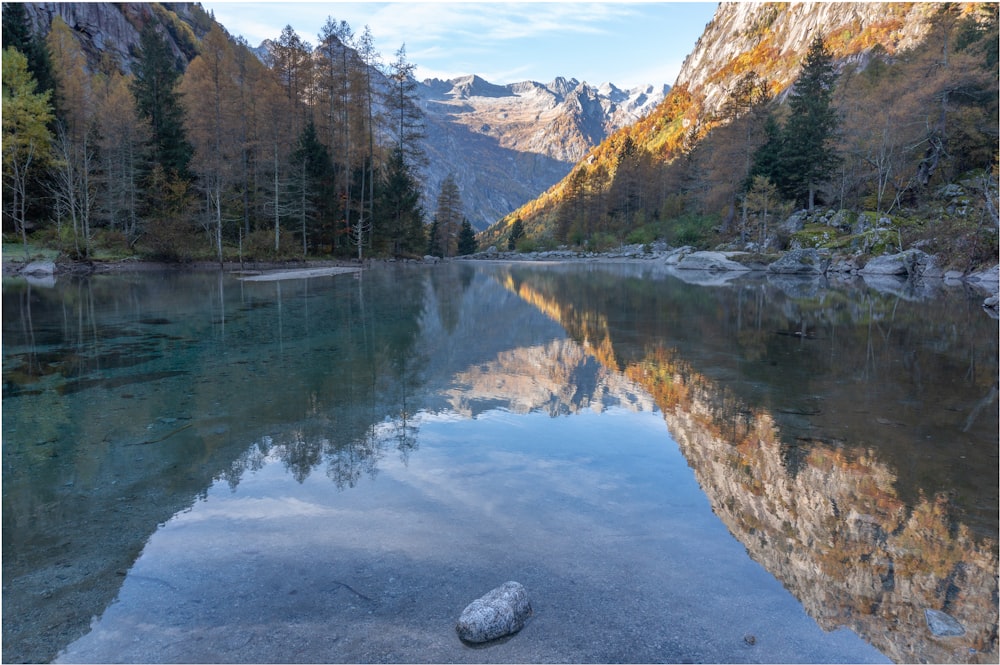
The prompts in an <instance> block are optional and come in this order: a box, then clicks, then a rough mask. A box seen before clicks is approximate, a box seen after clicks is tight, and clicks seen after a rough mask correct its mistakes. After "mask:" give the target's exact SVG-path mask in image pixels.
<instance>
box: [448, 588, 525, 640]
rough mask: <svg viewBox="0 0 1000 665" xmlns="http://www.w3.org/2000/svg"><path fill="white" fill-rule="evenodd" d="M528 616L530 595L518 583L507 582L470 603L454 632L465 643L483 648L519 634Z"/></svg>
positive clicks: (463, 611)
mask: <svg viewBox="0 0 1000 665" xmlns="http://www.w3.org/2000/svg"><path fill="white" fill-rule="evenodd" d="M529 616H531V602H530V601H529V600H528V592H527V591H526V590H525V589H524V587H523V586H522V585H521V584H519V583H517V582H504V583H503V584H501V585H500V586H498V587H497V588H496V589H493V590H492V591H490V592H489V593H487V594H486V595H485V596H483V597H482V598H477V599H476V600H474V601H472V602H471V603H469V605H468V606H467V607H466V608H465V609H464V610H462V615H461V616H460V617H459V618H458V624H457V625H456V626H455V630H457V631H458V636H459V637H460V638H462V639H463V640H464V641H466V642H472V643H475V644H480V643H482V642H490V641H492V640H495V639H499V638H501V637H504V636H506V635H512V634H513V633H516V632H517V631H519V630H521V629H522V628H523V627H524V622H525V621H526V620H527V619H528V617H529Z"/></svg>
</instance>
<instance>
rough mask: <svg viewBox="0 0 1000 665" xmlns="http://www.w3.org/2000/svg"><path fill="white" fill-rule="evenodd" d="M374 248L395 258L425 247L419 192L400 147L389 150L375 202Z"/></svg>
mask: <svg viewBox="0 0 1000 665" xmlns="http://www.w3.org/2000/svg"><path fill="white" fill-rule="evenodd" d="M375 214H376V217H375V239H376V244H377V249H379V250H381V251H383V252H385V253H388V254H392V255H395V256H399V255H404V254H416V253H419V252H422V251H423V250H424V248H425V247H426V244H427V239H426V237H425V234H424V212H423V209H422V208H421V206H420V190H419V188H418V187H417V183H416V181H415V180H414V179H413V176H412V175H411V173H410V169H409V167H408V166H407V164H406V160H405V159H404V157H403V151H402V150H401V149H400V148H398V147H397V148H396V149H395V150H393V152H392V155H391V156H390V158H389V163H388V164H387V165H386V169H385V175H384V176H383V178H382V179H381V182H380V183H379V187H378V191H377V193H376V203H375Z"/></svg>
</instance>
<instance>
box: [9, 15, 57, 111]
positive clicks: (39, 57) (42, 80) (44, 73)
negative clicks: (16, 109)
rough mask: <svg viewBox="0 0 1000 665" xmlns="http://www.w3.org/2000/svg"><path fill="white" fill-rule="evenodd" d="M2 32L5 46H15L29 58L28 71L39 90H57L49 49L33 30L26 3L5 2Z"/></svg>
mask: <svg viewBox="0 0 1000 665" xmlns="http://www.w3.org/2000/svg"><path fill="white" fill-rule="evenodd" d="M0 34H2V36H3V48H7V47H12V48H15V49H17V50H18V51H19V52H20V53H21V54H22V55H24V57H25V58H27V61H28V71H29V72H30V73H31V75H32V77H33V78H34V79H35V83H36V86H37V91H38V92H39V93H44V92H46V91H49V90H55V87H56V79H55V76H54V75H53V73H52V60H51V58H50V57H49V51H48V49H47V48H45V42H44V41H43V40H42V39H41V38H40V37H39V36H38V35H36V34H35V33H34V32H33V31H32V29H31V25H30V23H29V21H28V13H27V12H26V11H25V10H24V3H22V2H5V3H3V30H2V31H0Z"/></svg>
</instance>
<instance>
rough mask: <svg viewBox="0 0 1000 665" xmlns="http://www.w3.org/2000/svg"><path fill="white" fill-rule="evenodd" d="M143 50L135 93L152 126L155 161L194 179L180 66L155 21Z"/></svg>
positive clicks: (146, 29)
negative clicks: (179, 90)
mask: <svg viewBox="0 0 1000 665" xmlns="http://www.w3.org/2000/svg"><path fill="white" fill-rule="evenodd" d="M139 49H140V53H139V58H138V61H137V63H136V67H135V80H134V81H133V83H132V94H133V95H135V101H136V106H137V107H138V109H139V114H140V116H141V117H143V118H145V119H147V120H148V121H149V124H150V128H151V129H152V133H153V139H152V142H153V161H154V162H155V163H156V164H159V165H161V166H162V167H163V169H164V171H166V172H167V173H172V174H174V175H176V176H179V177H181V178H183V179H190V173H189V171H188V164H189V162H190V161H191V154H192V152H193V149H192V147H191V144H189V143H188V141H187V138H186V137H185V134H184V111H183V109H182V107H181V102H180V97H179V95H178V94H177V82H178V79H179V78H180V69H179V67H178V64H177V63H176V62H175V61H174V58H173V57H171V54H170V48H169V46H167V42H166V40H164V39H163V37H161V36H160V35H159V33H157V32H156V28H155V27H153V23H152V22H150V23H147V24H146V26H145V27H144V28H143V29H142V33H141V35H140V38H139Z"/></svg>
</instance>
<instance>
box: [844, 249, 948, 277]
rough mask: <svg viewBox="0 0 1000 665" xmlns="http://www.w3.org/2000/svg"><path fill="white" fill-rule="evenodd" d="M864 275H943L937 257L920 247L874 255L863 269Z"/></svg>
mask: <svg viewBox="0 0 1000 665" xmlns="http://www.w3.org/2000/svg"><path fill="white" fill-rule="evenodd" d="M861 274H862V275H899V276H901V277H906V278H908V279H916V278H919V277H942V276H943V275H944V273H943V272H942V271H941V269H940V268H939V267H938V265H937V258H936V257H934V256H931V255H930V254H927V253H926V252H923V251H921V250H919V249H908V250H906V251H905V252H900V253H898V254H888V255H885V256H876V257H873V258H872V259H871V260H870V261H868V263H867V264H865V267H864V268H862V269H861Z"/></svg>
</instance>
